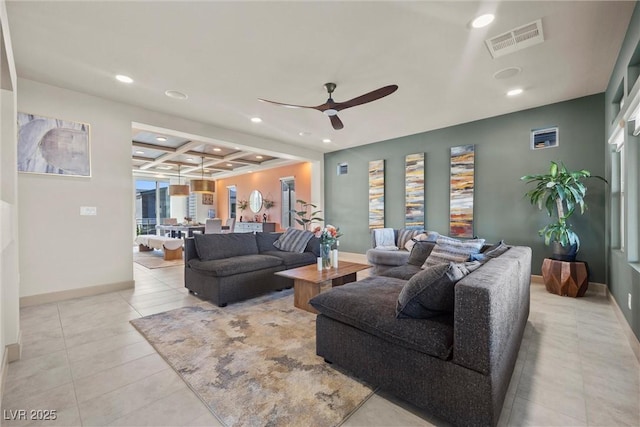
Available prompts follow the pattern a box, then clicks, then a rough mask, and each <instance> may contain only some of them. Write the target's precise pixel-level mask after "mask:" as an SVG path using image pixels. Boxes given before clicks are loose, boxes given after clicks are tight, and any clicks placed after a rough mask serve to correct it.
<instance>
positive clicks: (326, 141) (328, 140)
mask: <svg viewBox="0 0 640 427" xmlns="http://www.w3.org/2000/svg"><path fill="white" fill-rule="evenodd" d="M322 142H324V143H325V144H328V143H330V142H331V140H330V139H329V138H325V139H323V140H322Z"/></svg>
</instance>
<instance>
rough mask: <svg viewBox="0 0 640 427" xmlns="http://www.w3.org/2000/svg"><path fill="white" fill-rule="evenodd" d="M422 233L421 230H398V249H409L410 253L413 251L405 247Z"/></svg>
mask: <svg viewBox="0 0 640 427" xmlns="http://www.w3.org/2000/svg"><path fill="white" fill-rule="evenodd" d="M420 233H421V231H420V230H415V229H410V228H401V229H400V230H398V248H400V249H407V250H408V251H410V250H411V249H409V248H405V245H406V244H407V242H410V241H411V239H413V238H414V237H416V236H417V235H418V234H420Z"/></svg>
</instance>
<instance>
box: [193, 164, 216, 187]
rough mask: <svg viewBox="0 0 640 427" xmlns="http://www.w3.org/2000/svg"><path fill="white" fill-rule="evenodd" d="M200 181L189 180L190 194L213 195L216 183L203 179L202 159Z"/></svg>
mask: <svg viewBox="0 0 640 427" xmlns="http://www.w3.org/2000/svg"><path fill="white" fill-rule="evenodd" d="M201 176H202V179H192V180H191V192H192V193H215V191H216V182H215V181H211V180H208V179H204V157H203V158H202V175H201Z"/></svg>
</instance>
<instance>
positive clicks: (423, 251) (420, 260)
mask: <svg viewBox="0 0 640 427" xmlns="http://www.w3.org/2000/svg"><path fill="white" fill-rule="evenodd" d="M435 246H436V243H435V242H429V241H420V242H415V244H414V245H413V248H411V253H410V254H409V259H408V260H407V264H411V265H416V266H418V267H421V266H422V264H424V262H425V261H426V260H427V257H428V256H429V254H430V253H431V251H432V250H433V248H434V247H435Z"/></svg>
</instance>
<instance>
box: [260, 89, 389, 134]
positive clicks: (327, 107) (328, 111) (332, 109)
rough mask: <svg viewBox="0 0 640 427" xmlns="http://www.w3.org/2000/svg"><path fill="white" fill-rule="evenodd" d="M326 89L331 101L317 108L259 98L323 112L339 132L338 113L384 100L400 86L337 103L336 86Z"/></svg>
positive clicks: (264, 100)
mask: <svg viewBox="0 0 640 427" xmlns="http://www.w3.org/2000/svg"><path fill="white" fill-rule="evenodd" d="M324 87H325V89H327V92H328V93H329V99H327V102H325V103H324V104H321V105H318V106H315V107H309V106H304V105H294V104H284V103H282V102H275V101H269V100H267V99H260V98H258V100H259V101H262V102H269V103H271V104H276V105H280V106H282V107H286V108H311V109H314V110H318V111H321V112H323V113H324V114H325V115H327V116H328V117H329V120H331V125H332V126H333V128H334V129H336V130H339V129H342V128H343V127H344V125H343V124H342V120H340V118H339V117H338V111H341V110H344V109H346V108H350V107H355V106H357V105H362V104H366V103H367V102H372V101H375V100H377V99H380V98H384V97H385V96H387V95H391V94H392V93H393V92H395V91H396V90H398V85H389V86H385V87H381V88H380V89H376V90H374V91H371V92H369V93H365V94H364V95H360V96H357V97H355V98H353V99H350V100H348V101H345V102H335V101H334V100H333V98H332V97H331V94H332V93H333V91H334V90H335V89H336V84H335V83H325V84H324Z"/></svg>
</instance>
